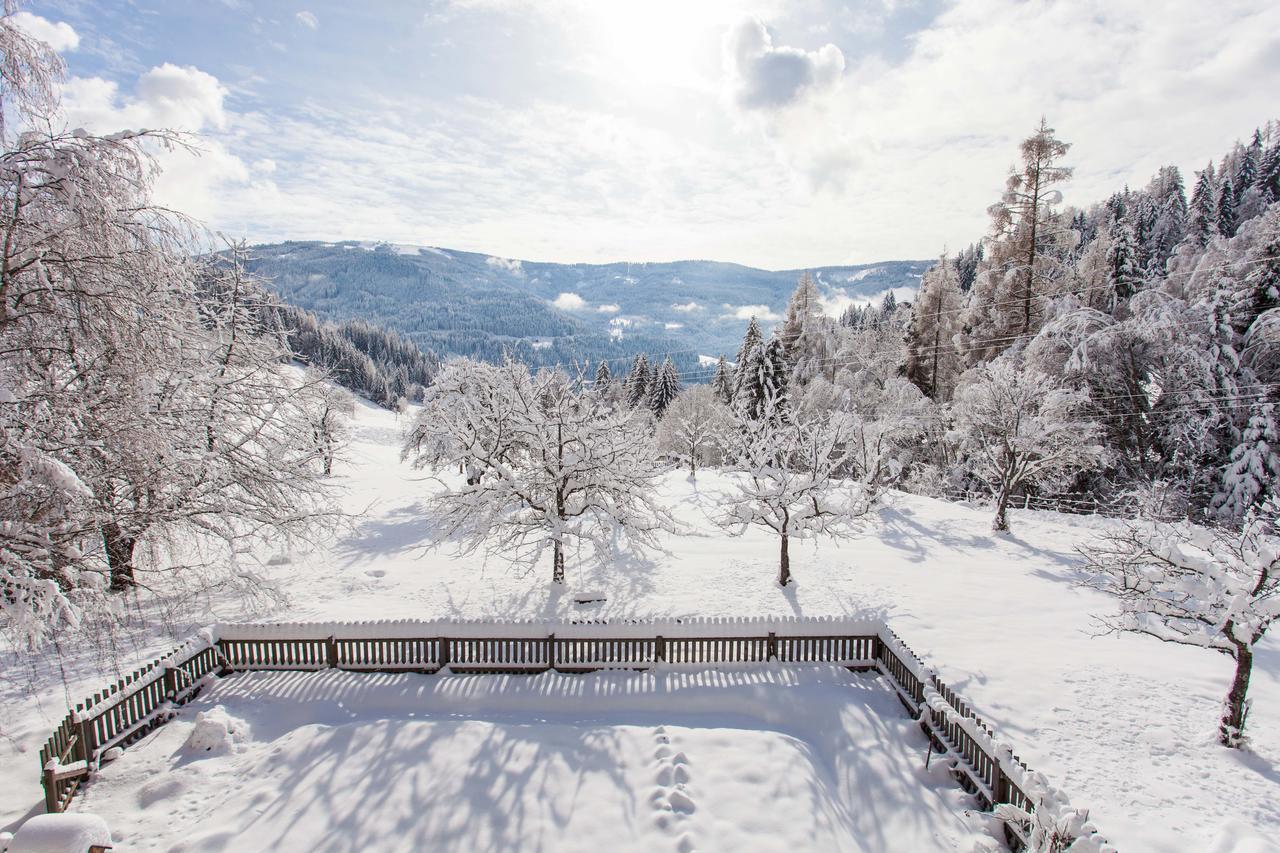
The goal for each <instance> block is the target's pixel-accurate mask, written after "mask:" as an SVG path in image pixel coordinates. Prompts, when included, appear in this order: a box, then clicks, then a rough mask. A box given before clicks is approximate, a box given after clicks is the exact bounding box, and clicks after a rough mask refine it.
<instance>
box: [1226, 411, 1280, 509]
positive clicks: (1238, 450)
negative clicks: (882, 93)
mask: <svg viewBox="0 0 1280 853" xmlns="http://www.w3.org/2000/svg"><path fill="white" fill-rule="evenodd" d="M1277 495H1280V424H1278V423H1277V420H1276V410H1275V405H1274V404H1272V403H1263V404H1262V405H1255V406H1254V407H1253V412H1252V414H1251V415H1250V416H1249V424H1248V426H1246V427H1245V429H1244V432H1243V434H1242V435H1241V436H1240V442H1239V444H1237V445H1236V446H1235V447H1234V448H1232V450H1231V459H1230V461H1229V462H1228V463H1227V466H1226V467H1225V468H1224V469H1223V471H1222V483H1221V488H1220V489H1219V491H1218V494H1217V496H1216V497H1215V499H1214V508H1215V510H1216V511H1217V513H1218V516H1219V518H1221V519H1222V520H1223V521H1226V522H1229V523H1230V522H1239V521H1240V520H1241V519H1243V518H1244V517H1245V515H1246V514H1247V513H1248V512H1249V511H1250V510H1257V509H1259V508H1261V507H1262V505H1263V504H1264V503H1265V502H1266V501H1267V500H1268V499H1270V498H1273V497H1276V496H1277Z"/></svg>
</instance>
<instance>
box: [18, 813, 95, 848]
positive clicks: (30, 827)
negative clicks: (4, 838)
mask: <svg viewBox="0 0 1280 853" xmlns="http://www.w3.org/2000/svg"><path fill="white" fill-rule="evenodd" d="M111 844H112V841H111V830H109V829H108V828H107V822H106V821H105V820H103V819H102V818H100V817H98V816H97V815H92V814H41V815H36V816H35V817H33V818H31V819H30V820H28V821H27V822H26V823H24V824H23V825H22V826H21V827H20V828H19V829H18V832H17V833H16V834H15V835H14V837H13V841H12V842H11V843H10V844H9V853H85V851H86V850H88V849H89V848H90V847H92V846H95V845H96V846H100V847H110V846H111Z"/></svg>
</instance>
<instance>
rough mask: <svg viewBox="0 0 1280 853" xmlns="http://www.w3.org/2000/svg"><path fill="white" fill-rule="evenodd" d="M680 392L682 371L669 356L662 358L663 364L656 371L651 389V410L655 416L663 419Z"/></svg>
mask: <svg viewBox="0 0 1280 853" xmlns="http://www.w3.org/2000/svg"><path fill="white" fill-rule="evenodd" d="M679 393H680V373H679V372H678V371H677V370H676V366H675V365H674V364H672V363H671V358H670V357H669V356H668V357H667V358H664V359H663V360H662V364H661V366H659V367H658V369H657V370H656V371H655V372H654V376H653V383H652V386H651V387H650V389H649V411H651V412H653V416H654V417H655V418H658V419H659V420H661V419H662V416H663V415H665V414H666V412H667V407H668V406H670V405H671V401H672V400H674V399H675V398H676V395H677V394H679Z"/></svg>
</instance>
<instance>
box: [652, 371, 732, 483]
mask: <svg viewBox="0 0 1280 853" xmlns="http://www.w3.org/2000/svg"><path fill="white" fill-rule="evenodd" d="M733 428H734V423H733V415H732V412H731V410H730V409H729V407H728V406H727V405H725V404H724V402H723V401H722V400H721V399H720V397H719V396H717V395H716V393H715V391H714V390H712V388H711V387H710V386H709V385H694V386H692V387H690V388H687V389H685V390H684V391H682V392H680V395H679V396H677V397H676V398H675V400H674V401H672V403H671V405H670V406H669V407H668V408H667V412H666V415H665V416H664V417H663V418H662V421H661V422H660V423H659V424H658V449H659V450H660V451H662V452H663V453H665V454H669V455H671V456H674V457H675V458H677V459H679V460H681V461H682V462H684V463H685V464H686V465H688V466H689V476H690V477H691V478H692V477H697V476H698V466H699V465H703V466H706V465H712V464H715V463H716V462H718V461H719V460H720V459H721V458H722V456H723V453H724V446H725V442H726V441H727V440H728V437H729V434H730V432H731V431H732V429H733Z"/></svg>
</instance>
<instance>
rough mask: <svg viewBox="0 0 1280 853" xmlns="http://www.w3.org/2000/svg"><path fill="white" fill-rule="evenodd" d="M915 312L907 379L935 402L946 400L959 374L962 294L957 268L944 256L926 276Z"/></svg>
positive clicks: (910, 333) (908, 343)
mask: <svg viewBox="0 0 1280 853" xmlns="http://www.w3.org/2000/svg"><path fill="white" fill-rule="evenodd" d="M912 308H913V311H912V317H911V325H910V327H908V329H907V353H906V359H907V366H906V370H907V378H908V379H910V380H911V381H912V382H914V383H915V384H916V386H917V387H918V388H919V389H920V390H921V391H923V392H924V393H925V394H926V395H928V396H929V397H931V398H933V399H934V400H946V399H948V398H949V397H950V396H951V390H952V388H954V387H955V380H956V376H957V375H958V374H959V366H960V355H959V353H958V352H957V351H956V347H955V336H956V333H957V332H959V330H960V310H961V293H960V283H959V281H958V280H957V278H956V274H955V266H954V265H953V264H952V263H951V262H950V261H948V260H947V257H946V256H945V255H943V256H942V257H941V258H940V259H939V260H938V263H936V264H934V265H933V266H932V267H930V268H929V270H928V271H927V272H926V273H925V274H924V277H923V279H922V280H921V282H920V293H919V295H918V296H917V297H916V300H915V302H914V303H913V304H912Z"/></svg>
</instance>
